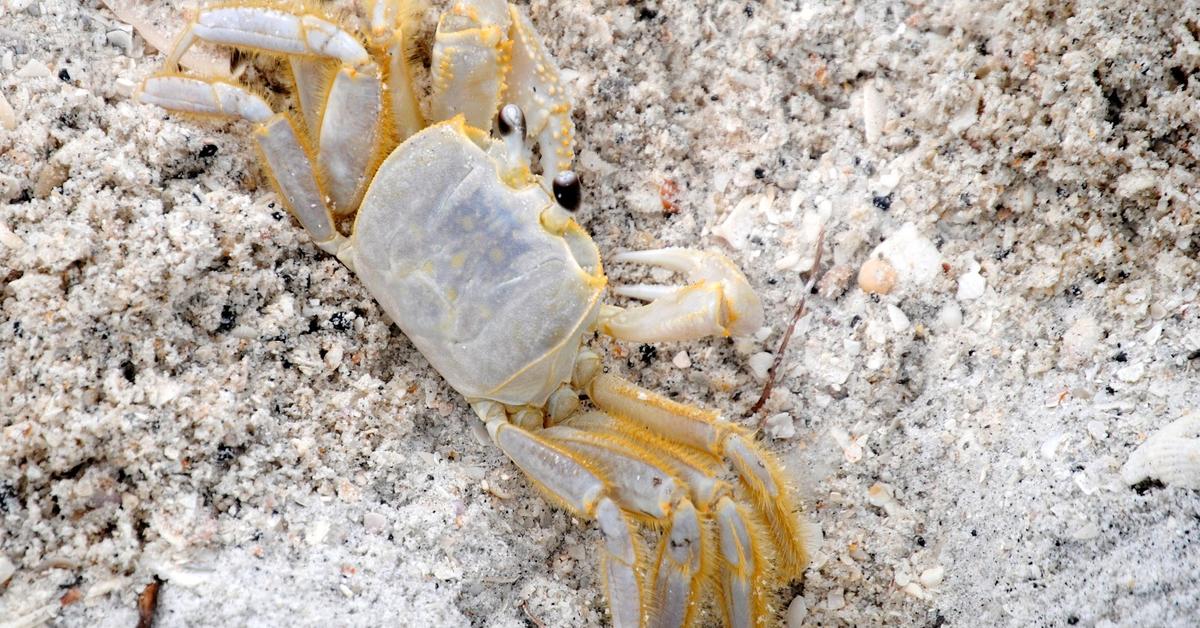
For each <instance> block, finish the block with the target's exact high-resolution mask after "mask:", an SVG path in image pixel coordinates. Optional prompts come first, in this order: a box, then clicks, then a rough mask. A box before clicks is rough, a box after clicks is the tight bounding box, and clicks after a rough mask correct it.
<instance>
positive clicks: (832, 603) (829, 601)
mask: <svg viewBox="0 0 1200 628" xmlns="http://www.w3.org/2000/svg"><path fill="white" fill-rule="evenodd" d="M845 606H846V594H845V593H844V592H843V591H842V590H841V589H834V590H832V591H830V592H829V596H828V597H826V598H825V608H827V609H829V610H831V611H836V610H840V609H842V608H843V607H845Z"/></svg>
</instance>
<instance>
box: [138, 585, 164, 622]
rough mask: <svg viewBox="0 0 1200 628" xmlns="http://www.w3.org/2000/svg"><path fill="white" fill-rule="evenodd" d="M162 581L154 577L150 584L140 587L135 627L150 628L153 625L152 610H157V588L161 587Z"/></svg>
mask: <svg viewBox="0 0 1200 628" xmlns="http://www.w3.org/2000/svg"><path fill="white" fill-rule="evenodd" d="M162 583H163V581H162V580H160V579H159V578H158V576H155V577H154V580H151V581H150V584H148V585H146V588H145V589H142V593H141V595H138V601H137V608H138V623H137V628H151V627H152V626H154V611H156V610H158V589H159V588H160V587H162Z"/></svg>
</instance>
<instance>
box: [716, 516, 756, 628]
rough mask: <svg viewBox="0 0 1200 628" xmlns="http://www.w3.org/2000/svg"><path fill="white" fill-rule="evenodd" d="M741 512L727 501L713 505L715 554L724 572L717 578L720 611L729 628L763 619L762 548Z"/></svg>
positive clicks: (740, 626) (743, 626)
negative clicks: (716, 538)
mask: <svg viewBox="0 0 1200 628" xmlns="http://www.w3.org/2000/svg"><path fill="white" fill-rule="evenodd" d="M747 521H748V519H747V516H746V513H745V511H743V510H742V509H741V508H740V507H738V506H737V505H736V504H734V503H733V501H732V500H730V499H729V498H723V499H722V500H721V502H720V503H719V504H717V530H718V534H717V536H718V538H719V539H720V541H719V543H718V545H719V551H718V554H719V555H720V557H721V562H722V564H723V565H724V568H722V569H719V570H718V571H719V572H720V574H721V608H722V610H724V612H725V622H726V624H727V625H728V626H729V627H730V628H750V627H751V626H756V625H758V623H759V620H760V619H761V618H764V617H766V615H767V609H766V602H765V600H764V599H763V590H764V589H763V587H761V586H757V585H758V583H759V582H760V581H761V580H762V579H763V573H762V572H763V569H764V567H765V566H766V562H765V560H764V556H763V548H762V547H761V546H762V545H764V543H762V542H761V541H760V540H759V539H758V538H756V537H757V535H756V534H755V532H754V531H753V528H752V527H751V525H750V524H748V523H747Z"/></svg>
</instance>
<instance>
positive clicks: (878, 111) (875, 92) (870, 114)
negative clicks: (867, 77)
mask: <svg viewBox="0 0 1200 628" xmlns="http://www.w3.org/2000/svg"><path fill="white" fill-rule="evenodd" d="M862 99H863V135H865V136H866V139H867V144H875V143H877V142H878V141H879V137H880V136H881V135H882V134H883V126H884V124H885V123H886V122H887V113H888V112H887V102H886V101H885V100H884V98H883V94H882V93H881V92H880V91H879V89H878V88H877V87H876V86H875V81H868V82H867V84H866V87H864V88H863V95H862Z"/></svg>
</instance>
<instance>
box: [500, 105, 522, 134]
mask: <svg viewBox="0 0 1200 628" xmlns="http://www.w3.org/2000/svg"><path fill="white" fill-rule="evenodd" d="M496 126H497V127H499V129H500V135H503V136H504V137H508V136H510V135H513V134H514V133H516V134H518V135H520V137H521V139H522V140H524V139H525V114H524V113H523V112H522V111H521V108H520V107H518V106H516V105H514V104H512V103H509V104H507V105H504V106H503V107H501V108H500V114H499V115H498V116H496Z"/></svg>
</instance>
